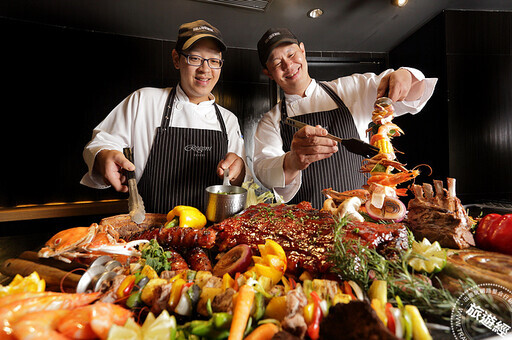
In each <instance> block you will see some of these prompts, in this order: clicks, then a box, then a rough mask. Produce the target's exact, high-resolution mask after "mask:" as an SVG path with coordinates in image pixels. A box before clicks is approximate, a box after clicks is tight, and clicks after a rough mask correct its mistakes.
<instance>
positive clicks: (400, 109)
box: [253, 67, 437, 202]
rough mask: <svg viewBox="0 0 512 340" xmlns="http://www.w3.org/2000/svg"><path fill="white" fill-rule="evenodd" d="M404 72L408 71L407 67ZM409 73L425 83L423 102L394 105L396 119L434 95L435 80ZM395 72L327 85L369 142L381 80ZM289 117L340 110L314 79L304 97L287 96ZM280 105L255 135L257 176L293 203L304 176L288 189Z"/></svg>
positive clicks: (416, 72) (331, 82)
mask: <svg viewBox="0 0 512 340" xmlns="http://www.w3.org/2000/svg"><path fill="white" fill-rule="evenodd" d="M404 68H405V67H404ZM405 69H407V70H409V71H410V72H411V73H412V74H413V75H414V76H415V77H416V79H418V80H420V81H422V80H425V90H424V92H423V95H422V96H421V98H420V99H418V100H415V101H401V102H396V103H394V104H393V106H394V108H395V115H396V116H399V115H402V114H405V113H412V114H416V113H418V112H420V111H421V109H422V108H423V107H424V106H425V104H426V102H427V101H428V99H429V98H430V97H431V96H432V93H433V92H434V87H435V84H436V82H437V79H436V78H425V76H424V75H423V73H422V72H421V71H419V70H416V69H412V68H405ZM393 71H394V70H392V69H388V70H386V71H384V72H382V73H381V74H379V75H376V74H374V73H364V74H353V75H351V76H347V77H341V78H338V79H335V80H333V81H330V82H327V85H328V86H329V87H330V88H332V89H333V90H335V91H336V94H338V96H339V97H340V98H341V100H342V101H343V102H344V103H345V105H346V106H347V108H348V109H349V111H350V113H351V114H352V117H353V118H354V123H355V125H356V128H357V132H358V133H359V136H360V138H361V139H362V140H366V141H368V138H367V136H366V129H367V128H368V123H370V122H371V118H372V112H373V105H374V103H375V99H376V97H377V87H378V86H379V83H380V80H381V79H382V78H383V77H384V76H385V75H387V74H389V73H391V72H393ZM285 100H286V108H287V114H288V117H295V116H300V115H303V114H308V113H313V112H320V111H330V110H334V109H336V108H337V105H336V103H335V102H334V100H332V98H331V97H330V96H329V95H328V94H327V92H326V91H325V90H323V89H322V88H321V87H320V86H319V85H318V83H317V82H316V81H315V80H314V79H313V80H312V81H311V83H310V84H309V86H308V87H307V89H306V95H305V97H301V96H300V95H295V94H294V95H288V94H285ZM280 107H281V103H278V104H277V105H276V106H274V107H273V108H272V110H270V111H269V112H267V113H266V114H265V115H264V116H263V118H262V119H261V121H260V122H259V124H258V127H257V129H256V133H255V135H254V163H253V171H254V175H255V176H256V177H257V178H258V179H259V180H260V182H261V183H262V184H263V185H264V186H265V187H267V188H273V189H274V190H275V191H276V192H277V193H278V194H279V195H281V196H282V197H283V200H284V201H285V202H288V201H290V200H291V199H292V198H293V197H294V196H295V194H296V193H297V191H298V190H299V189H300V186H301V183H302V172H301V174H300V175H299V176H297V177H296V178H295V179H294V180H293V181H292V182H291V183H290V184H288V185H285V176H284V170H283V162H284V157H285V152H284V150H283V141H282V139H281V128H280V125H279V124H280V121H281V110H280Z"/></svg>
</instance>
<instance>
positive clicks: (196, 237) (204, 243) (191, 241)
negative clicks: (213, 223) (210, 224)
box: [157, 226, 217, 249]
mask: <svg viewBox="0 0 512 340" xmlns="http://www.w3.org/2000/svg"><path fill="white" fill-rule="evenodd" d="M216 236H217V232H216V231H215V230H213V229H212V228H203V229H194V228H181V227H179V226H175V227H170V228H161V229H160V231H159V233H158V236H157V241H158V243H159V244H160V245H162V246H163V247H165V246H171V247H183V248H193V247H201V248H207V249H210V248H211V247H213V246H214V245H215V239H216Z"/></svg>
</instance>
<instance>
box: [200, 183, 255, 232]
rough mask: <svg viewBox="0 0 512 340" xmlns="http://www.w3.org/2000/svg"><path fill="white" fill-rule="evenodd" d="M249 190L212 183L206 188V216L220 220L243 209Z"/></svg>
mask: <svg viewBox="0 0 512 340" xmlns="http://www.w3.org/2000/svg"><path fill="white" fill-rule="evenodd" d="M246 201H247V190H245V189H244V188H242V187H237V186H233V185H212V186H209V187H208V188H206V218H207V219H208V221H210V222H214V223H217V222H220V221H222V220H224V219H226V218H228V217H231V216H233V215H235V214H236V213H239V212H240V211H242V210H243V209H244V207H245V202H246Z"/></svg>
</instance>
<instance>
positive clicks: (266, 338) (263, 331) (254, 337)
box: [244, 323, 279, 340]
mask: <svg viewBox="0 0 512 340" xmlns="http://www.w3.org/2000/svg"><path fill="white" fill-rule="evenodd" d="M277 332H279V327H277V325H276V324H275V323H266V324H263V325H261V326H259V327H258V328H256V329H255V330H253V331H252V332H251V334H249V335H248V336H247V337H246V338H245V339H244V340H270V339H272V337H273V336H274V334H276V333H277Z"/></svg>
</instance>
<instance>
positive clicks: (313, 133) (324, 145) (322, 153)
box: [283, 125, 338, 184]
mask: <svg viewBox="0 0 512 340" xmlns="http://www.w3.org/2000/svg"><path fill="white" fill-rule="evenodd" d="M326 135H327V130H326V129H324V128H322V127H321V126H320V125H317V126H316V127H313V126H310V125H307V126H305V127H303V128H302V129H300V130H299V131H297V132H296V133H295V134H294V135H293V140H292V144H291V148H290V151H289V152H288V153H287V154H286V156H285V158H284V164H283V167H284V174H285V183H286V184H290V183H291V181H292V180H293V179H294V178H295V177H297V175H298V174H299V172H300V171H301V170H304V169H306V168H307V167H308V166H309V165H310V164H311V163H313V162H317V161H319V160H322V159H326V158H329V157H331V156H332V155H333V154H334V153H335V152H337V151H338V146H337V142H336V141H333V140H332V139H329V138H326V137H324V136H326Z"/></svg>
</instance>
